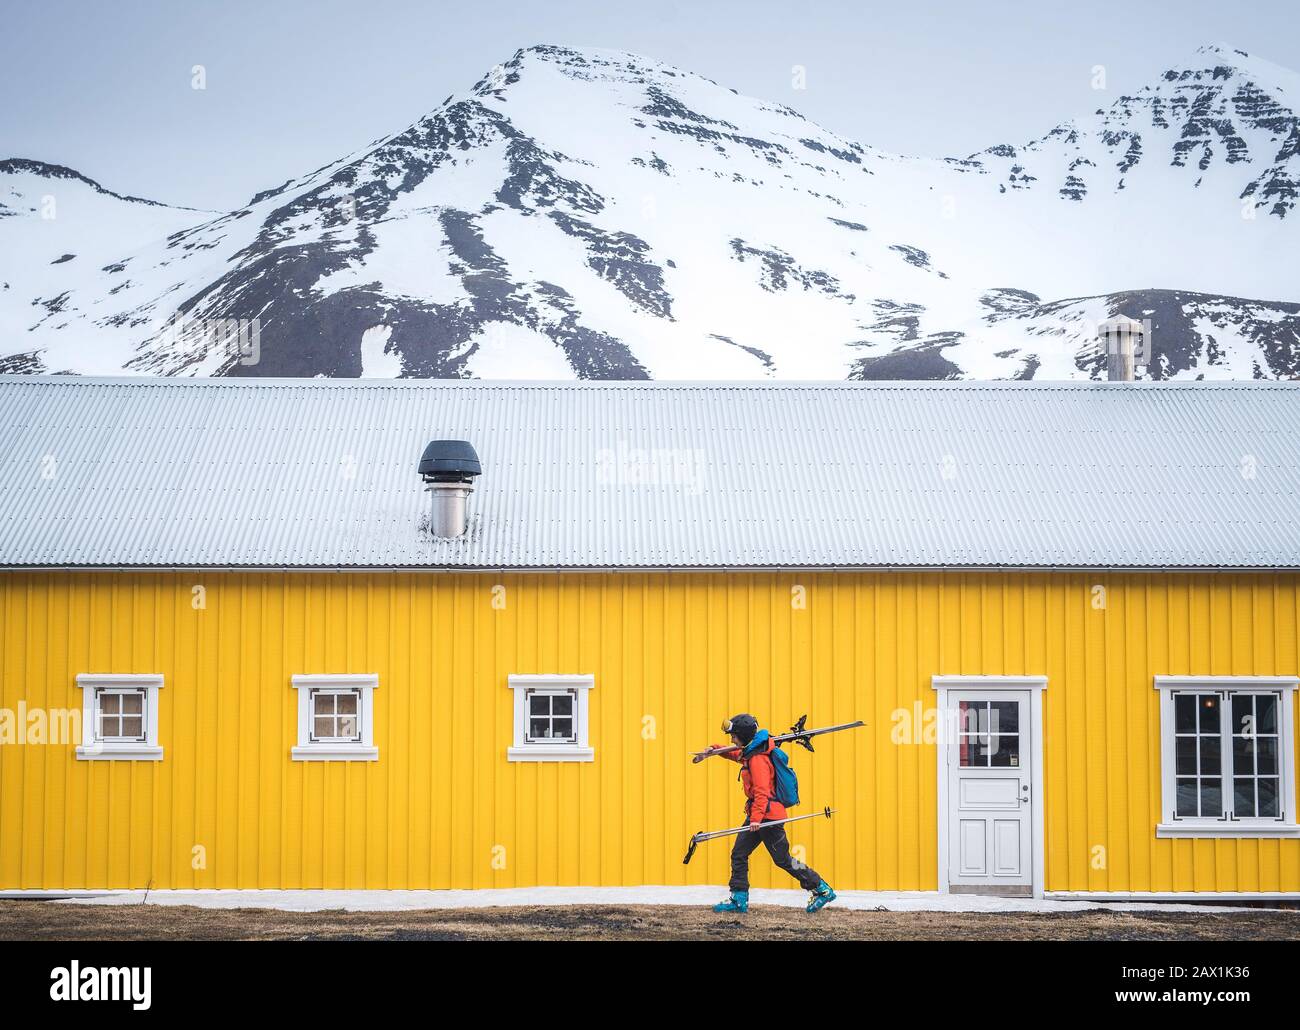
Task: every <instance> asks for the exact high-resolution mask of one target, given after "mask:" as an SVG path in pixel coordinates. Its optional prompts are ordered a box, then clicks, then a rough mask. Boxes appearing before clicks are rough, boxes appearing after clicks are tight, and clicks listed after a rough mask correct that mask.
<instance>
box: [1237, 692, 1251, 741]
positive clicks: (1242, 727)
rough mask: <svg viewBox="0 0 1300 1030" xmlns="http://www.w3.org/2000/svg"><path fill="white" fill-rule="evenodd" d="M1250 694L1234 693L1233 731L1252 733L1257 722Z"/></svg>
mask: <svg viewBox="0 0 1300 1030" xmlns="http://www.w3.org/2000/svg"><path fill="white" fill-rule="evenodd" d="M1250 701H1251V697H1250V695H1249V694H1233V695H1232V732H1233V733H1250V732H1251V727H1253V726H1254V724H1255V709H1254V706H1252V705H1251V703H1250Z"/></svg>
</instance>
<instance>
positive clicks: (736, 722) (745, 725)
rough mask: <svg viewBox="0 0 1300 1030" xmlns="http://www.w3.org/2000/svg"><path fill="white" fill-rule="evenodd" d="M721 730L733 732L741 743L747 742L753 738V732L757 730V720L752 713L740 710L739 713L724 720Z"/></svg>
mask: <svg viewBox="0 0 1300 1030" xmlns="http://www.w3.org/2000/svg"><path fill="white" fill-rule="evenodd" d="M722 730H723V732H724V733H734V734H735V735H736V736H737V737H738V738H739V740H740V742H741V743H742V744H748V743H749V742H750V741H751V740H753V739H754V734H755V733H757V732H758V720H757V719H755V718H754V717H753V716H752V715H748V714H746V713H744V712H742V713H741V714H740V715H733V716H732V717H731V718H730V719H728V720H727V721H726V722H724V723H723V724H722Z"/></svg>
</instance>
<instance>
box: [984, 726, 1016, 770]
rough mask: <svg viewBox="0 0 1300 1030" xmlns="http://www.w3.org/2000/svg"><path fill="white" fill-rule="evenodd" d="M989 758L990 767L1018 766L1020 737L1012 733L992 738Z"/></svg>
mask: <svg viewBox="0 0 1300 1030" xmlns="http://www.w3.org/2000/svg"><path fill="white" fill-rule="evenodd" d="M990 758H991V763H990V764H992V765H1000V766H1002V767H1003V768H1007V767H1010V766H1018V765H1019V764H1020V736H1019V735H1018V734H1014V733H1003V734H1000V735H999V736H996V737H994V738H993V749H992V752H991V755H990Z"/></svg>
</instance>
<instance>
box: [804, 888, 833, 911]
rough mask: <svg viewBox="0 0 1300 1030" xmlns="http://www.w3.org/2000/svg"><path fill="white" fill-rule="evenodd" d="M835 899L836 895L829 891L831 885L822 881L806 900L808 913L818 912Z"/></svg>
mask: <svg viewBox="0 0 1300 1030" xmlns="http://www.w3.org/2000/svg"><path fill="white" fill-rule="evenodd" d="M835 898H836V894H835V892H834V891H833V890H831V885H830V884H829V883H827V882H826V881H825V880H823V881H822V882H821V883H819V884H818V885H817V889H816V890H815V891H813V892H812V896H811V897H810V898H809V899H808V911H809V912H818V911H820V910H821V909H822V907H823V906H825V905H829V904H830V903H831V902H832V901H834V900H835Z"/></svg>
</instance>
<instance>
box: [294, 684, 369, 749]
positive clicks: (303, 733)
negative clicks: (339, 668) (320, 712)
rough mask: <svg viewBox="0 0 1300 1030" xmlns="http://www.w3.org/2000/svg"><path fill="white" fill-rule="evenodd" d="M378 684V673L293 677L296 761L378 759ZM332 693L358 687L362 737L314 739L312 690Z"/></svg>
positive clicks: (358, 712) (358, 713)
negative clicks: (376, 700)
mask: <svg viewBox="0 0 1300 1030" xmlns="http://www.w3.org/2000/svg"><path fill="white" fill-rule="evenodd" d="M378 686H379V675H378V674H377V673H348V674H326V673H314V674H310V675H301V676H294V677H293V687H294V689H295V690H296V691H298V744H297V746H296V747H294V748H293V750H292V751H291V752H290V755H291V756H292V757H293V760H294V761H295V762H377V761H379V748H377V747H376V746H375V700H374V693H375V688H376V687H378ZM317 690H324V691H329V692H332V693H344V692H347V691H354V690H355V691H358V692H359V693H360V695H361V696H360V701H359V703H358V705H357V719H358V722H359V726H358V729H359V730H360V731H361V732H360V736H361V739H360V740H359V741H347V740H312V739H311V738H312V732H311V717H312V712H311V696H312V692H313V691H317Z"/></svg>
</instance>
